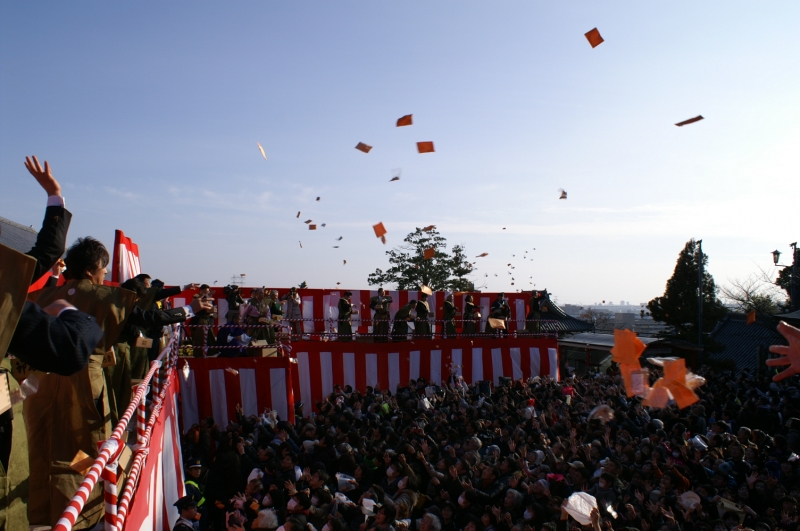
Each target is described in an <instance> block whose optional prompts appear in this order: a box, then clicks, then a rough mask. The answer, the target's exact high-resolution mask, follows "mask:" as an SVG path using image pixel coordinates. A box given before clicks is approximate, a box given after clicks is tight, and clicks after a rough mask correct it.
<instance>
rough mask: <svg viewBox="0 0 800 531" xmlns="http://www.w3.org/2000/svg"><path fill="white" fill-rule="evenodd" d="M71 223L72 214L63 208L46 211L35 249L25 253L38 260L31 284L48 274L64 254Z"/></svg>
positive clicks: (54, 207)
mask: <svg viewBox="0 0 800 531" xmlns="http://www.w3.org/2000/svg"><path fill="white" fill-rule="evenodd" d="M70 221H72V213H71V212H70V211H69V210H67V209H66V208H64V207H62V206H49V207H47V210H45V211H44V221H42V230H40V231H39V235H38V236H36V244H35V245H34V246H33V249H31V250H30V251H28V252H27V253H25V254H27V255H28V256H32V257H34V258H35V259H36V269H34V272H33V278H32V279H31V284H33V283H34V282H36V281H37V280H39V279H40V278H41V277H42V275H44V274H45V273H47V271H48V270H49V269H50V268H51V267H53V265H54V264H55V263H56V260H58V259H59V258H61V255H62V254H64V250H66V244H67V231H68V230H69V224H70Z"/></svg>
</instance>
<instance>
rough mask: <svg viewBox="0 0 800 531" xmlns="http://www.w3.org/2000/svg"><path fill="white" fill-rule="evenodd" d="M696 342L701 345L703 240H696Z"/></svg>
mask: <svg viewBox="0 0 800 531" xmlns="http://www.w3.org/2000/svg"><path fill="white" fill-rule="evenodd" d="M697 344H698V345H699V346H701V347H702V346H703V240H697Z"/></svg>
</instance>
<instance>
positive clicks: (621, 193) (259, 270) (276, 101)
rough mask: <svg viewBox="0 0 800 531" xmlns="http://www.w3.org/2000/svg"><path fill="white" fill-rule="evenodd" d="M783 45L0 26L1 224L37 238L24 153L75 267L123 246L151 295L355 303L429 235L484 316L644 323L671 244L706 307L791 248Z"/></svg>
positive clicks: (792, 134)
mask: <svg viewBox="0 0 800 531" xmlns="http://www.w3.org/2000/svg"><path fill="white" fill-rule="evenodd" d="M798 20H800V3H797V2H793V1H786V2H779V1H775V2H769V3H752V2H725V3H713V2H707V3H697V2H668V3H667V2H663V3H652V2H647V3H644V2H642V3H631V2H610V1H609V2H558V3H555V2H550V3H545V2H472V1H464V2H397V3H389V2H346V1H340V2H305V3H300V2H282V3H281V2H244V1H243V2H235V3H210V2H178V1H176V2H169V3H163V2H144V1H143V2H136V3H133V2H130V3H120V2H117V3H111V2H88V1H86V2H80V3H63V2H4V3H2V4H0V215H2V216H4V217H7V218H10V219H12V220H15V221H17V222H20V223H24V224H30V225H34V226H35V227H36V226H38V225H39V224H40V222H41V216H42V206H43V202H44V197H43V192H42V191H41V190H40V189H39V188H38V187H37V185H36V183H35V181H33V179H32V178H31V177H29V176H28V175H27V173H26V171H25V169H24V167H23V165H22V163H23V160H24V157H25V156H26V155H31V154H36V155H38V156H39V157H40V158H46V159H47V160H49V161H50V162H51V164H52V167H53V169H54V173H55V175H56V177H57V178H58V179H59V180H60V181H61V182H62V184H63V187H64V195H65V197H66V199H67V204H68V207H69V208H70V210H72V212H73V214H74V219H73V224H72V228H71V230H70V240H71V241H72V240H74V239H75V238H77V237H78V236H83V235H93V236H95V237H98V238H99V239H101V240H102V241H104V242H105V243H106V244H107V245H108V246H109V247H110V246H111V244H113V236H114V229H122V230H124V231H125V233H126V234H127V235H129V236H130V237H131V238H132V239H133V240H134V241H136V242H137V243H138V244H139V246H140V250H141V254H142V263H143V266H144V269H145V270H146V271H147V272H149V273H150V274H152V275H154V276H157V277H160V278H162V279H164V280H166V281H167V282H175V283H177V282H188V281H196V282H209V283H211V282H213V281H214V280H218V281H219V283H220V284H221V283H224V282H226V281H228V280H229V279H230V277H231V275H233V274H235V273H247V276H248V278H249V279H250V281H251V282H252V283H253V284H258V285H261V284H266V285H270V286H289V285H296V284H298V283H299V282H300V281H302V280H305V281H307V282H308V283H309V284H310V286H311V287H333V286H335V284H336V282H341V285H342V286H343V287H352V288H366V287H367V280H366V277H367V274H368V273H370V272H372V271H374V269H375V268H376V267H381V268H385V267H386V264H387V262H386V258H385V256H384V251H386V250H387V247H385V246H383V245H381V243H380V241H379V240H377V239H376V238H375V237H374V234H373V232H372V228H371V226H372V225H373V224H374V223H377V222H378V221H382V222H383V223H384V224H385V225H386V227H387V229H388V231H389V233H388V235H387V237H388V245H396V244H399V243H400V241H401V240H402V238H403V237H404V236H405V235H406V234H407V233H408V232H411V231H412V230H413V229H414V227H422V226H425V225H429V224H435V225H437V226H438V228H439V230H440V232H441V233H442V235H443V236H445V237H446V238H447V239H448V241H449V242H450V243H461V244H464V245H466V248H467V252H468V254H470V255H472V256H475V255H478V254H480V253H483V252H488V253H489V256H488V257H486V258H481V259H477V262H478V266H479V269H478V271H477V272H476V274H475V275H474V280H475V281H476V283H477V284H478V285H480V284H483V282H484V281H485V280H486V281H488V285H487V286H486V288H485V289H486V290H501V289H504V290H513V289H514V288H523V289H528V288H532V287H533V285H532V284H528V282H534V283H535V284H536V287H537V288H544V287H546V288H548V289H550V290H551V292H553V293H554V294H555V295H556V296H557V297H558V300H559V301H560V302H576V303H593V302H596V301H600V300H603V299H605V300H613V301H615V302H616V301H618V300H627V301H632V302H634V303H639V302H645V301H647V300H649V299H651V298H652V297H654V296H657V295H660V294H661V293H663V289H664V284H665V282H666V280H667V278H668V277H669V276H670V275H671V273H672V269H673V268H674V264H675V259H676V258H677V255H678V252H679V251H680V250H681V249H682V247H683V245H684V243H685V242H686V241H687V240H688V239H689V238H692V237H695V238H702V239H703V241H704V249H705V250H706V252H707V253H708V254H709V258H710V272H711V273H712V274H713V275H715V278H716V280H717V282H718V283H722V284H724V283H725V282H726V281H727V280H728V279H733V278H743V277H746V276H748V275H749V274H751V273H752V272H755V271H757V270H758V267H762V268H769V266H770V265H771V256H770V254H769V253H770V251H772V250H773V249H775V248H778V249H779V250H782V251H783V252H786V253H787V254H788V251H789V247H788V244H789V243H790V242H792V241H796V240H798V235H799V234H800V222H798V215H797V212H798V202H797V198H798V197H800V179H799V178H798V169H800V149H799V148H798V145H799V144H800V99H798V93H799V92H798V91H799V90H800V41H799V40H798V39H797V28H796V25H797V21H798ZM594 27H597V28H598V29H599V30H600V32H601V34H602V35H603V37H604V39H605V42H604V43H603V44H601V45H600V46H598V47H597V48H595V49H592V48H591V47H590V45H589V44H588V42H587V41H586V39H585V38H584V36H583V34H584V33H585V32H587V31H588V30H590V29H592V28H594ZM409 113H413V115H414V125H413V126H411V127H404V128H396V127H395V126H394V123H395V121H396V119H397V118H399V117H400V116H402V115H404V114H409ZM698 114H702V115H703V116H705V118H706V119H705V120H703V121H701V122H699V123H696V124H692V125H690V126H686V127H683V128H678V127H675V126H674V125H673V124H675V123H676V122H678V121H681V120H684V119H687V118H690V117H693V116H696V115H698ZM426 140H432V141H434V143H435V146H436V153H433V154H424V155H420V154H417V153H416V148H415V143H416V142H417V141H426ZM256 142H260V143H261V145H262V146H264V148H265V150H266V152H267V156H268V159H269V160H267V161H264V159H263V158H262V157H261V155H260V154H259V152H258V149H257V147H256ZM358 142H365V143H367V144H370V145H372V146H374V149H373V150H372V151H371V152H370V153H369V154H364V153H361V152H359V151H357V150H355V149H354V146H355V145H356V144H357V143H358ZM394 168H402V178H401V180H400V181H399V182H393V183H389V179H390V178H391V176H392V169H394ZM559 188H564V189H565V190H567V192H568V194H569V199H568V200H567V201H559V200H558V195H559V192H558V189H559ZM317 196H320V197H321V201H320V202H316V201H315V198H316V197H317ZM298 211H301V212H302V216H301V219H300V220H298V219H296V218H295V216H296V214H297V212H298ZM309 218H310V219H313V220H314V221H315V222H317V223H319V224H321V223H326V224H327V227H325V228H319V229H318V230H317V231H316V232H312V231H309V230H308V229H307V226H306V225H304V224H303V223H302V221H304V220H305V219H309ZM503 227H506V230H505V231H503V230H502V228H503ZM339 236H343V237H344V238H343V240H342V241H341V242H336V241H335V239H336V238H338V237H339ZM298 241H302V243H303V248H302V249H301V248H300V245H299V243H298ZM334 245H340V248H339V249H334V248H333V246H334ZM534 248H535V249H536V251H533V249H534ZM525 250H528V251H529V252H528V255H532V258H533V259H532V260H527V261H522V260H521V259H520V257H521V256H522V255H523V254H524V251H525ZM512 255H516V256H515V257H512ZM342 260H347V265H343V263H342ZM509 262H511V263H513V264H514V265H515V266H516V269H515V270H514V271H513V272H514V275H513V276H514V277H515V278H516V283H515V286H513V287H512V286H510V285H509V283H510V278H511V276H510V275H508V274H507V270H508V268H507V267H506V264H507V263H509ZM495 273H496V274H498V276H497V277H494V274H495ZM485 274H488V275H489V277H488V278H487V277H484V275H485ZM530 277H532V278H530Z"/></svg>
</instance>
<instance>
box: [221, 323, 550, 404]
mask: <svg viewBox="0 0 800 531" xmlns="http://www.w3.org/2000/svg"><path fill="white" fill-rule="evenodd" d="M292 356H296V358H297V366H296V368H297V370H296V371H295V372H294V375H293V377H294V388H295V394H294V396H295V397H297V398H299V399H300V400H302V402H303V403H305V404H306V411H308V410H309V407H311V406H312V405H314V406H315V405H316V403H317V402H319V401H320V400H321V399H322V398H323V397H324V396H327V395H328V394H330V393H332V392H333V386H334V385H336V384H338V385H341V386H345V385H351V386H353V388H354V389H357V390H359V391H362V392H363V391H364V390H366V387H367V386H372V387H380V388H381V389H390V390H392V391H394V390H395V389H396V388H397V386H398V385H401V386H405V385H407V384H408V382H409V381H410V380H411V379H416V378H419V377H422V378H425V379H426V380H428V381H429V382H432V383H435V384H439V385H441V383H442V381H444V380H446V379H447V378H448V376H449V375H450V368H451V367H453V366H458V367H459V368H458V370H457V373H458V374H459V375H460V376H463V377H464V380H465V381H466V382H467V383H469V384H472V383H474V382H477V381H481V380H488V381H491V382H492V383H493V384H494V385H497V384H498V382H499V379H500V377H501V376H506V377H509V378H512V379H514V380H517V379H520V378H526V379H527V378H532V377H534V376H551V377H553V378H555V379H558V378H559V370H558V365H559V364H558V359H559V358H558V341H557V340H556V339H555V338H508V339H500V340H498V339H474V340H469V339H448V340H442V341H437V340H414V341H407V342H398V343H385V344H384V343H354V342H349V343H339V342H311V341H304V342H301V343H295V344H294V352H293V353H292ZM215 419H216V417H215Z"/></svg>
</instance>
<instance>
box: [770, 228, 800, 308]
mask: <svg viewBox="0 0 800 531" xmlns="http://www.w3.org/2000/svg"><path fill="white" fill-rule="evenodd" d="M789 247H791V248H792V263H791V265H790V264H785V265H784V264H779V263H778V261H779V260H780V258H781V252H780V251H779V250H777V249H775V250H774V251H772V262H773V263H774V264H775V267H789V268H791V272H790V273H789V311H790V312H795V311H797V310H798V309H800V305H798V302H800V301H798V296H797V292H796V291H795V289H796V288H797V284H798V282H797V242H794V243H790V244H789Z"/></svg>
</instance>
